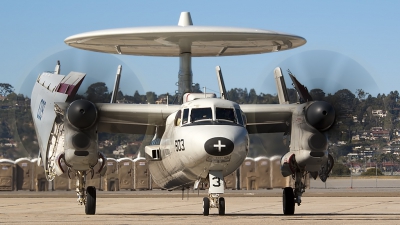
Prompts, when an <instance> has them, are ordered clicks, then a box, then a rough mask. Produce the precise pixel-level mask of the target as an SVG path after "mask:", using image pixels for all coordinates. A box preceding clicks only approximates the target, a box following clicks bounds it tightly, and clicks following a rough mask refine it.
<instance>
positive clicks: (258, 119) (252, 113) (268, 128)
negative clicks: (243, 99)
mask: <svg viewBox="0 0 400 225" xmlns="http://www.w3.org/2000/svg"><path fill="white" fill-rule="evenodd" d="M296 107H297V106H296V105H290V104H243V105H240V108H241V109H242V111H243V112H244V113H245V115H246V117H247V126H246V128H247V131H248V132H249V134H256V133H277V132H287V131H289V129H290V124H291V121H292V113H293V111H294V110H295V109H296Z"/></svg>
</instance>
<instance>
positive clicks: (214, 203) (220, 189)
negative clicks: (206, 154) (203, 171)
mask: <svg viewBox="0 0 400 225" xmlns="http://www.w3.org/2000/svg"><path fill="white" fill-rule="evenodd" d="M208 177H209V181H210V188H209V189H208V197H204V198H203V215H204V216H208V215H209V214H210V208H218V214H219V215H225V199H224V198H223V197H220V194H223V193H224V191H225V186H224V185H225V184H224V177H223V176H222V171H210V173H209V174H208Z"/></svg>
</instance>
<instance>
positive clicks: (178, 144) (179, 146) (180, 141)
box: [175, 139, 185, 152]
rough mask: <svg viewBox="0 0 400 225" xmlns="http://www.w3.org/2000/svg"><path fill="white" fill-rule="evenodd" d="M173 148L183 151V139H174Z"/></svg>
mask: <svg viewBox="0 0 400 225" xmlns="http://www.w3.org/2000/svg"><path fill="white" fill-rule="evenodd" d="M175 150H176V151H177V152H178V151H185V141H184V140H183V139H178V140H175Z"/></svg>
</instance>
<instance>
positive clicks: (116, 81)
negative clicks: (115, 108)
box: [110, 65, 122, 103]
mask: <svg viewBox="0 0 400 225" xmlns="http://www.w3.org/2000/svg"><path fill="white" fill-rule="evenodd" d="M121 71H122V65H119V66H118V69H117V75H116V76H115V83H114V89H113V92H112V95H111V102H110V103H116V102H117V95H118V89H119V80H120V79H121Z"/></svg>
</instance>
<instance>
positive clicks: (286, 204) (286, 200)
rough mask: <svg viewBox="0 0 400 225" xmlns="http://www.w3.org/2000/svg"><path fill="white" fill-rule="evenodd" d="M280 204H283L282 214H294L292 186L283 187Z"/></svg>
mask: <svg viewBox="0 0 400 225" xmlns="http://www.w3.org/2000/svg"><path fill="white" fill-rule="evenodd" d="M282 205H283V214H284V215H293V214H294V207H295V204H294V193H293V188H291V187H285V188H284V189H283V195H282Z"/></svg>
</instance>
